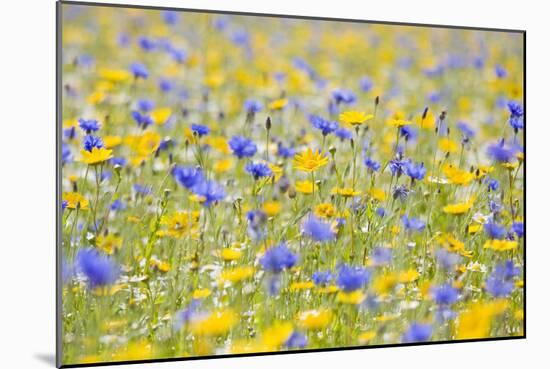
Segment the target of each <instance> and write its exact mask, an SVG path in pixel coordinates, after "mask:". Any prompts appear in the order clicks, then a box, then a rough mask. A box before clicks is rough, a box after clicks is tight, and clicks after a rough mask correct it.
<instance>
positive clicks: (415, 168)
mask: <svg viewBox="0 0 550 369" xmlns="http://www.w3.org/2000/svg"><path fill="white" fill-rule="evenodd" d="M404 166H405V173H406V174H407V175H408V176H409V177H411V178H412V179H414V180H418V181H420V180H422V179H423V178H424V176H425V175H426V168H425V167H424V163H418V164H414V163H413V162H412V161H407V162H406V163H405V165H404Z"/></svg>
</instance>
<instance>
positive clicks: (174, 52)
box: [168, 47, 187, 63]
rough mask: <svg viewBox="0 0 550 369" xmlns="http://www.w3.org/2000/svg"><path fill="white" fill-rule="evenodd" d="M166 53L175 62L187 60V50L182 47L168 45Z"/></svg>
mask: <svg viewBox="0 0 550 369" xmlns="http://www.w3.org/2000/svg"><path fill="white" fill-rule="evenodd" d="M168 53H169V54H170V56H171V57H172V59H174V61H175V62H176V63H185V62H186V61H187V51H185V50H184V49H178V48H175V47H170V48H169V49H168Z"/></svg>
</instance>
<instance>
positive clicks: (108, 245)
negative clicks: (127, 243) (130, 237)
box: [96, 233, 122, 255]
mask: <svg viewBox="0 0 550 369" xmlns="http://www.w3.org/2000/svg"><path fill="white" fill-rule="evenodd" d="M96 245H97V247H98V248H100V249H101V250H103V251H104V252H105V253H107V254H109V255H111V254H112V253H113V252H114V251H115V250H120V248H121V247H122V238H121V237H119V236H117V235H115V234H114V233H109V234H108V235H106V236H104V235H99V236H97V239H96Z"/></svg>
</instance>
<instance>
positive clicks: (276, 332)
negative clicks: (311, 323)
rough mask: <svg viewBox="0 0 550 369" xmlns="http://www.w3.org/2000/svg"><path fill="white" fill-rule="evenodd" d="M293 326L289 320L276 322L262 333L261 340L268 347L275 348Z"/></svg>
mask: <svg viewBox="0 0 550 369" xmlns="http://www.w3.org/2000/svg"><path fill="white" fill-rule="evenodd" d="M293 331H294V328H293V327H292V324H291V323H289V322H284V323H281V322H277V323H275V324H273V325H272V326H270V327H268V328H267V329H266V330H265V331H264V332H263V334H262V342H263V343H264V345H266V346H267V347H269V348H272V349H275V348H277V347H279V346H281V345H282V344H283V343H285V342H286V341H287V340H288V338H289V337H290V335H291V334H292V332H293Z"/></svg>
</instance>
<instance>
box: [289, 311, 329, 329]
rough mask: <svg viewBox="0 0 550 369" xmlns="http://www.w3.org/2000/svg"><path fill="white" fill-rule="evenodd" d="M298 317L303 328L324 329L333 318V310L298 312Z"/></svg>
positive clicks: (299, 324)
mask: <svg viewBox="0 0 550 369" xmlns="http://www.w3.org/2000/svg"><path fill="white" fill-rule="evenodd" d="M296 319H297V320H298V326H299V327H300V328H302V329H323V328H325V327H327V326H328V325H329V324H330V322H331V320H332V312H331V311H330V310H328V309H320V310H308V311H303V312H301V313H298V315H297V317H296Z"/></svg>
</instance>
